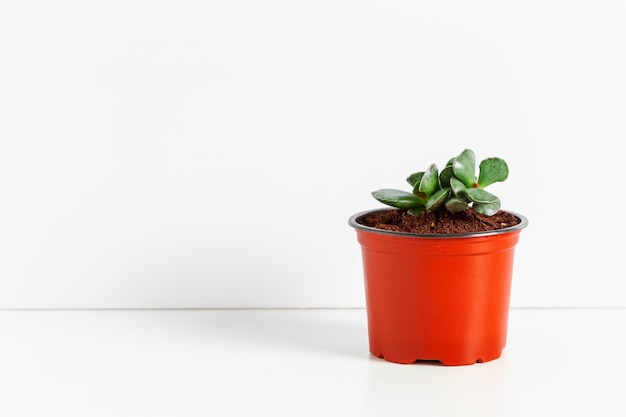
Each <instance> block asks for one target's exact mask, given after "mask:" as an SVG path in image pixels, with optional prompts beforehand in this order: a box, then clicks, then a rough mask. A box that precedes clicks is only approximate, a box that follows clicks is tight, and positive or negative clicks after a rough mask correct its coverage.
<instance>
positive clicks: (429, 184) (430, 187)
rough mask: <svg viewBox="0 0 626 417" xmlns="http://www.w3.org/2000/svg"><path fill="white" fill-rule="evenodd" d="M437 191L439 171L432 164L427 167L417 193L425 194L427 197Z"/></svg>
mask: <svg viewBox="0 0 626 417" xmlns="http://www.w3.org/2000/svg"><path fill="white" fill-rule="evenodd" d="M438 189H439V170H438V169H437V165H435V164H432V165H431V166H429V167H428V169H427V170H426V172H425V173H424V176H423V177H422V179H421V181H420V184H419V187H418V189H417V190H418V191H419V192H420V193H424V194H426V195H427V196H428V197H430V196H431V195H433V194H434V193H435V191H437V190H438Z"/></svg>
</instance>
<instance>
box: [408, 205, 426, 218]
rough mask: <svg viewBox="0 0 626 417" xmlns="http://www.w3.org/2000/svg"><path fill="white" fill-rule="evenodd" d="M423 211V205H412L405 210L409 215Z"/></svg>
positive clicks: (417, 214) (416, 214) (415, 214)
mask: <svg viewBox="0 0 626 417" xmlns="http://www.w3.org/2000/svg"><path fill="white" fill-rule="evenodd" d="M423 211H424V207H413V208H410V209H408V210H407V213H409V214H410V215H411V216H419V215H420V214H421V213H422V212H423Z"/></svg>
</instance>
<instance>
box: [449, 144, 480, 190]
mask: <svg viewBox="0 0 626 417" xmlns="http://www.w3.org/2000/svg"><path fill="white" fill-rule="evenodd" d="M452 168H453V169H454V175H455V176H456V177H457V178H458V179H459V180H461V182H463V184H465V186H466V187H467V188H470V187H473V186H474V181H475V180H476V177H475V172H476V157H475V156H474V151H472V150H471V149H465V150H464V151H463V152H461V154H460V155H459V156H457V157H456V158H454V162H453V164H452Z"/></svg>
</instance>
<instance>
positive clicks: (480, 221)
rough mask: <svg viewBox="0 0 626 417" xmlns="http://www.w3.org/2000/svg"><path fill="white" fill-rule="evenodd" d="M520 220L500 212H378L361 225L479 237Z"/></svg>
mask: <svg viewBox="0 0 626 417" xmlns="http://www.w3.org/2000/svg"><path fill="white" fill-rule="evenodd" d="M519 222H520V220H519V219H518V218H517V217H515V216H513V215H512V214H510V213H506V212H504V211H499V212H498V213H496V214H494V215H493V216H484V215H482V214H479V213H476V212H475V211H474V210H472V209H471V208H469V209H467V210H465V211H462V212H460V213H450V212H449V211H447V210H440V211H438V212H435V213H433V212H427V211H425V212H423V213H422V214H420V215H419V216H412V215H410V214H408V213H407V212H406V210H399V209H391V210H384V211H376V212H373V213H370V214H367V215H365V216H363V217H360V218H359V223H360V224H362V225H364V226H369V227H375V228H377V229H383V230H392V231H395V232H405V233H420V234H427V233H428V234H457V233H476V232H486V231H490V230H498V229H504V228H505V227H511V226H515V225H516V224H518V223H519Z"/></svg>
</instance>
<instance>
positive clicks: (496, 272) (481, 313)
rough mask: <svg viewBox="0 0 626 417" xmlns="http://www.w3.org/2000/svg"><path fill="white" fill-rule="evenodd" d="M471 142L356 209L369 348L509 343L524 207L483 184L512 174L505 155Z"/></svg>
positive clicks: (492, 352) (399, 353)
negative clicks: (508, 207)
mask: <svg viewBox="0 0 626 417" xmlns="http://www.w3.org/2000/svg"><path fill="white" fill-rule="evenodd" d="M475 161H476V159H475V155H474V152H473V151H472V150H471V149H465V150H464V151H463V152H461V153H460V154H459V155H458V156H456V157H455V158H452V159H450V160H449V161H448V162H447V163H446V165H445V167H444V168H443V169H442V170H441V172H439V170H438V168H437V166H436V165H435V164H432V165H431V166H430V167H429V168H428V169H427V170H426V171H421V172H417V173H414V174H411V175H409V177H408V178H407V182H408V183H409V185H410V186H411V187H412V192H408V191H401V190H393V189H383V190H378V191H374V192H373V193H372V195H373V196H374V198H376V199H377V200H378V201H380V202H382V203H384V204H386V205H388V206H392V207H393V208H392V209H376V210H369V211H366V212H362V213H359V214H355V215H353V216H352V217H350V220H349V224H350V226H352V227H353V228H355V229H356V232H357V238H358V241H359V243H360V244H361V250H362V259H363V271H364V278H365V296H366V306H367V320H368V334H369V345H370V352H371V353H372V354H373V355H374V356H376V357H380V358H384V359H386V360H388V361H391V362H396V363H403V364H408V363H413V362H415V361H417V360H434V361H440V362H441V363H443V364H444V365H466V364H473V363H476V362H487V361H491V360H494V359H497V358H499V357H500V356H501V354H502V350H503V349H504V347H505V344H506V336H507V327H508V312H509V300H510V291H511V278H512V271H513V256H514V249H515V245H516V244H517V242H518V239H519V234H520V231H521V229H523V228H524V227H526V226H527V224H528V222H527V220H526V218H524V217H523V216H521V215H519V214H516V213H513V212H507V211H502V210H500V200H499V199H498V197H496V196H495V195H493V194H491V193H490V192H488V191H486V190H485V187H487V186H489V185H490V184H492V183H494V182H498V181H504V180H506V178H507V177H508V174H509V169H508V166H507V164H506V162H505V161H504V160H502V159H500V158H487V159H485V160H483V161H482V162H481V163H480V165H479V175H478V177H476V176H475V172H476V162H475Z"/></svg>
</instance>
